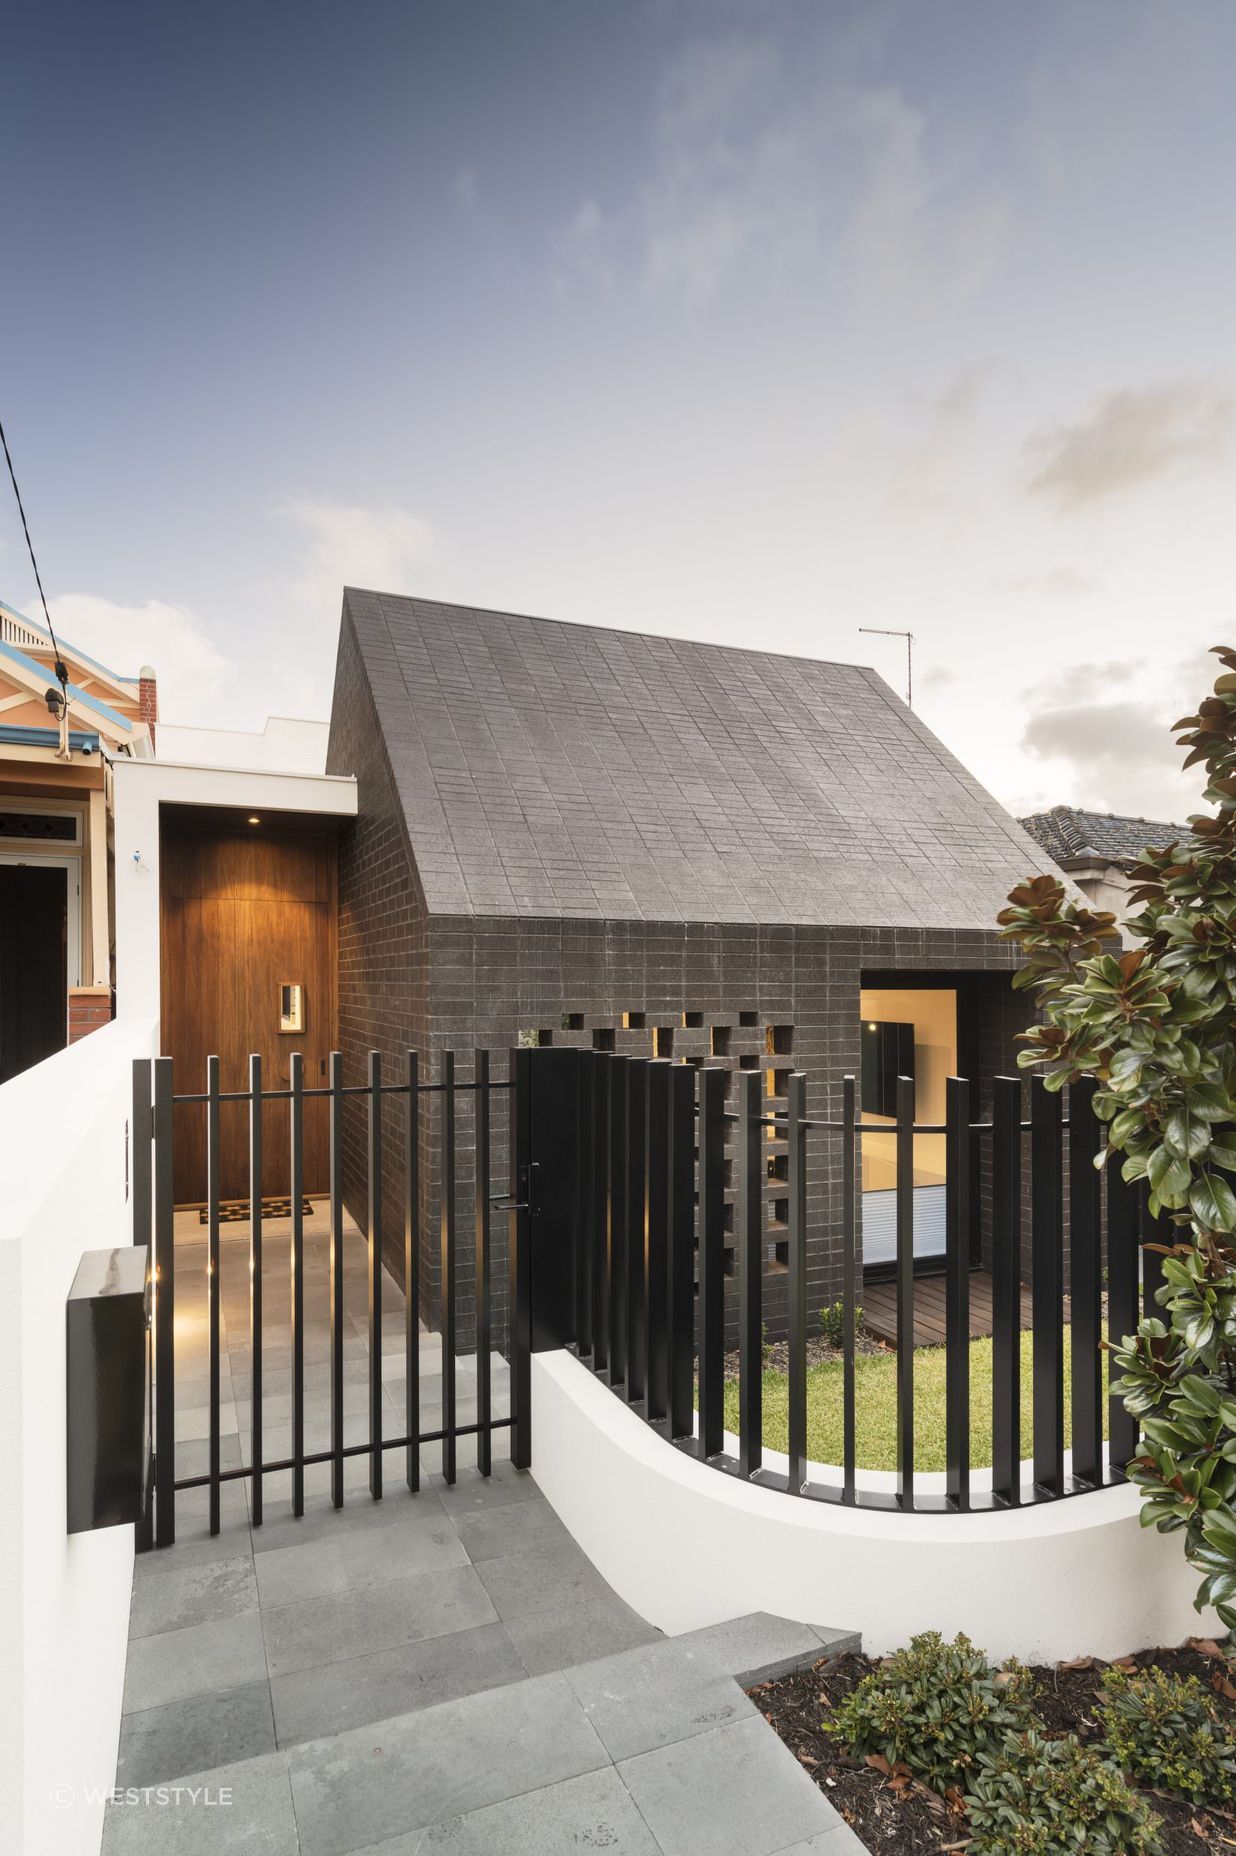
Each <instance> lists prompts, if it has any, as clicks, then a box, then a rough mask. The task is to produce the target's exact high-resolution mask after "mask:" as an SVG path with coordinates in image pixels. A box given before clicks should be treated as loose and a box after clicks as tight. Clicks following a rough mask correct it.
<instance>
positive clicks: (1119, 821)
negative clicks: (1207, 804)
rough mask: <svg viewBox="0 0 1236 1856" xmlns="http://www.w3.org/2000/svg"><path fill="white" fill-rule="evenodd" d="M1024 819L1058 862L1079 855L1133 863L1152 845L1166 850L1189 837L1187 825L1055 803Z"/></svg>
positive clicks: (1033, 835)
mask: <svg viewBox="0 0 1236 1856" xmlns="http://www.w3.org/2000/svg"><path fill="white" fill-rule="evenodd" d="M1021 822H1022V824H1023V825H1024V826H1025V828H1026V830H1027V831H1028V832H1029V834H1030V836H1031V837H1032V838H1033V839H1034V840H1035V842H1036V843H1037V844H1041V845H1042V847H1043V849H1044V850H1045V851H1046V852H1047V854H1048V856H1049V857H1053V858H1054V859H1055V861H1056V862H1057V863H1058V864H1065V863H1067V862H1069V861H1070V860H1073V859H1077V858H1082V859H1086V858H1099V859H1102V860H1104V861H1106V862H1108V863H1114V864H1132V863H1136V862H1137V861H1138V860H1139V859H1140V858H1141V856H1142V855H1143V853H1144V852H1145V851H1146V850H1147V849H1148V848H1149V847H1150V846H1151V845H1154V846H1155V847H1156V848H1157V849H1160V850H1162V849H1165V848H1166V846H1167V845H1169V844H1174V843H1175V842H1176V840H1177V839H1178V838H1187V837H1188V836H1189V827H1188V826H1187V825H1167V824H1163V823H1161V822H1160V821H1157V820H1155V819H1148V818H1125V817H1123V816H1122V815H1121V814H1119V813H1116V812H1085V811H1083V810H1081V809H1080V808H1079V807H1077V806H1053V807H1052V808H1051V811H1050V812H1035V813H1032V814H1031V816H1030V817H1029V818H1023V819H1022V821H1021Z"/></svg>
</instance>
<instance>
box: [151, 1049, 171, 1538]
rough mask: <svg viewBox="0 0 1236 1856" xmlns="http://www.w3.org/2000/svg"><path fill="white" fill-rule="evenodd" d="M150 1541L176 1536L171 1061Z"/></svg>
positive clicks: (161, 1100)
mask: <svg viewBox="0 0 1236 1856" xmlns="http://www.w3.org/2000/svg"><path fill="white" fill-rule="evenodd" d="M153 1122H154V1143H155V1146H154V1262H155V1347H154V1353H155V1545H156V1547H170V1546H172V1545H173V1544H174V1542H175V1539H176V1245H175V1225H174V1219H173V1212H172V1060H171V1058H170V1057H156V1058H155V1060H154V1114H153Z"/></svg>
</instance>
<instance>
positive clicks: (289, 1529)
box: [253, 1471, 446, 1555]
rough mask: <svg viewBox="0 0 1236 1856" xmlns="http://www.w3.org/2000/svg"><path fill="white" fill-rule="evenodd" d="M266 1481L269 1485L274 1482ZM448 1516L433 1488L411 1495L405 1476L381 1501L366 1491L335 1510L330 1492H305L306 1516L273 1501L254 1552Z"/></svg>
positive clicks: (256, 1536) (258, 1532)
mask: <svg viewBox="0 0 1236 1856" xmlns="http://www.w3.org/2000/svg"><path fill="white" fill-rule="evenodd" d="M306 1479H308V1471H306ZM266 1480H267V1483H268V1484H269V1483H270V1481H271V1480H272V1479H271V1478H269V1477H268V1478H267V1479H266ZM445 1513H446V1510H445V1509H444V1508H443V1506H442V1504H441V1502H440V1501H439V1500H438V1497H437V1495H436V1494H435V1493H434V1491H433V1490H432V1489H422V1490H421V1492H420V1494H419V1495H412V1494H410V1493H409V1490H408V1487H407V1484H406V1483H405V1482H404V1481H403V1479H402V1477H400V1478H399V1479H398V1480H394V1481H392V1482H391V1483H390V1485H389V1487H388V1488H387V1489H386V1491H385V1493H384V1494H383V1496H382V1500H381V1501H380V1502H375V1501H374V1500H373V1498H372V1496H371V1495H370V1494H369V1492H368V1489H367V1488H366V1490H365V1492H364V1494H363V1495H361V1494H356V1495H353V1496H350V1497H346V1499H345V1501H344V1505H343V1507H342V1508H341V1509H340V1508H336V1507H335V1505H334V1503H333V1502H332V1501H331V1498H330V1495H329V1493H322V1494H311V1493H309V1492H308V1490H306V1494H305V1512H304V1514H303V1515H294V1514H293V1513H292V1510H291V1505H290V1504H289V1503H287V1502H282V1501H272V1502H271V1503H270V1504H269V1505H268V1507H267V1509H266V1512H265V1517H264V1519H263V1521H262V1525H261V1526H260V1527H255V1528H254V1529H253V1551H254V1553H255V1555H261V1554H263V1553H273V1552H275V1551H276V1550H277V1549H278V1548H280V1547H301V1546H305V1545H307V1544H308V1542H310V1541H312V1540H323V1539H326V1540H330V1539H333V1538H334V1537H335V1536H336V1535H337V1534H339V1533H340V1531H341V1527H342V1528H346V1530H347V1532H348V1533H349V1534H359V1533H362V1532H364V1531H366V1530H367V1529H369V1528H375V1527H393V1526H397V1525H401V1524H402V1523H403V1522H404V1521H406V1520H408V1519H410V1518H411V1519H412V1520H413V1523H414V1525H419V1524H420V1523H419V1520H418V1517H420V1516H423V1515H426V1514H432V1515H433V1516H434V1519H435V1522H441V1520H442V1519H443V1517H444V1515H445Z"/></svg>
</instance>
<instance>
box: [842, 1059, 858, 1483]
mask: <svg viewBox="0 0 1236 1856" xmlns="http://www.w3.org/2000/svg"><path fill="white" fill-rule="evenodd" d="M856 1122H857V1108H856V1101H855V1087H854V1078H853V1077H852V1076H845V1077H843V1078H842V1081H841V1319H842V1336H841V1346H842V1358H841V1432H842V1444H841V1454H842V1499H843V1500H844V1501H847V1502H853V1501H854V1500H855V1499H856V1492H857V1466H858V1444H857V1439H856V1425H855V1415H854V1407H855V1372H854V1327H855V1320H856V1312H855V1299H854V1282H855V1277H856V1275H857V1272H858V1257H857V1250H858V1229H857V1222H858V1221H857V1208H858V1195H857V1192H856V1190H855V1174H856V1171H857V1160H858V1154H857V1148H858V1134H857V1129H856Z"/></svg>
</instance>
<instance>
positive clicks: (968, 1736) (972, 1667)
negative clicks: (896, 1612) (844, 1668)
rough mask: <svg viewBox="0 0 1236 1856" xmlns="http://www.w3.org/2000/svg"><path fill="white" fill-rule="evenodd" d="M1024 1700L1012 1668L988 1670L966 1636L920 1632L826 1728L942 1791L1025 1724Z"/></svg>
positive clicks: (1026, 1685) (1021, 1674)
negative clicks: (945, 1637)
mask: <svg viewBox="0 0 1236 1856" xmlns="http://www.w3.org/2000/svg"><path fill="white" fill-rule="evenodd" d="M1029 1695H1030V1678H1029V1676H1028V1675H1027V1673H1026V1672H1025V1671H1024V1670H1022V1669H1020V1668H1018V1667H1017V1665H1015V1664H1013V1665H1010V1666H1009V1667H1008V1668H1007V1669H1004V1670H997V1669H993V1668H992V1667H991V1666H990V1665H989V1663H988V1661H987V1658H986V1657H985V1656H984V1655H983V1653H982V1651H981V1650H976V1649H975V1648H974V1645H973V1644H972V1643H971V1642H970V1639H969V1638H968V1637H965V1636H959V1637H956V1638H955V1639H954V1640H953V1642H952V1643H945V1642H944V1640H943V1638H942V1637H941V1636H940V1633H939V1632H938V1631H934V1630H933V1631H926V1632H925V1633H924V1634H923V1635H922V1636H919V1637H912V1638H911V1639H910V1647H909V1649H906V1650H898V1651H897V1652H896V1653H895V1654H894V1655H893V1656H890V1657H888V1658H887V1659H886V1660H885V1661H884V1662H883V1663H881V1665H880V1667H879V1668H878V1669H876V1670H874V1671H873V1672H872V1674H871V1675H869V1676H864V1678H863V1680H862V1681H861V1682H860V1683H859V1684H858V1686H857V1688H854V1689H852V1690H851V1692H850V1693H849V1694H848V1695H847V1696H846V1698H845V1700H844V1701H843V1702H842V1703H841V1705H840V1706H839V1707H838V1708H837V1710H836V1712H835V1713H834V1715H833V1718H832V1720H831V1721H829V1722H826V1723H825V1730H826V1731H827V1732H828V1733H831V1734H835V1735H836V1736H837V1737H838V1738H839V1739H841V1740H844V1741H845V1743H846V1745H847V1746H849V1747H851V1748H852V1749H853V1751H854V1752H856V1753H859V1754H863V1755H865V1754H868V1753H880V1754H883V1756H884V1758H885V1759H886V1760H887V1761H888V1763H889V1765H890V1766H896V1765H898V1764H904V1765H906V1766H908V1767H909V1769H910V1771H911V1772H912V1773H913V1774H914V1775H915V1777H916V1778H919V1779H922V1780H923V1782H924V1783H925V1784H927V1785H930V1786H932V1787H933V1788H934V1789H935V1790H936V1791H939V1792H944V1791H947V1790H948V1788H949V1787H950V1786H956V1785H964V1784H965V1782H966V1780H967V1778H968V1776H969V1775H970V1773H971V1771H972V1770H973V1768H974V1765H975V1762H976V1760H977V1759H978V1756H979V1754H980V1753H982V1752H983V1751H984V1749H988V1748H990V1749H994V1748H996V1747H998V1746H999V1745H1000V1744H1001V1743H1002V1742H1003V1740H1004V1739H1005V1737H1006V1735H1008V1734H1009V1733H1011V1732H1016V1731H1018V1730H1020V1729H1022V1728H1024V1727H1026V1726H1027V1725H1028V1723H1029V1720H1030V1700H1029Z"/></svg>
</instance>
